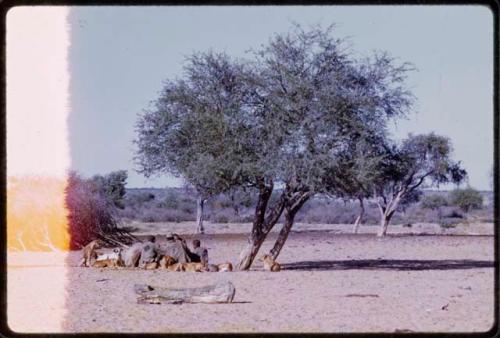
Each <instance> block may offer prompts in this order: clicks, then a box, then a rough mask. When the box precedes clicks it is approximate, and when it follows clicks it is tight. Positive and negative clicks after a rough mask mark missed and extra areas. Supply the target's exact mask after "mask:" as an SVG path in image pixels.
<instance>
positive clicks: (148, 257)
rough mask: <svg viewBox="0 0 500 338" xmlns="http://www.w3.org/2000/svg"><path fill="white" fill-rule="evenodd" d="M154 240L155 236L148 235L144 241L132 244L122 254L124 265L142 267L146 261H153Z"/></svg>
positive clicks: (154, 253)
mask: <svg viewBox="0 0 500 338" xmlns="http://www.w3.org/2000/svg"><path fill="white" fill-rule="evenodd" d="M154 242H155V237H154V236H148V237H146V239H145V240H144V242H137V243H134V244H132V245H131V246H130V247H129V248H128V249H126V250H125V252H124V254H123V259H124V262H125V266H127V267H137V266H140V267H143V266H144V265H145V264H146V263H150V262H152V261H154V259H155V257H156V254H157V252H156V251H157V250H156V248H155V245H154Z"/></svg>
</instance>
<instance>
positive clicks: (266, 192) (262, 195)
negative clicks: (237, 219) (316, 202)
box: [238, 186, 286, 270]
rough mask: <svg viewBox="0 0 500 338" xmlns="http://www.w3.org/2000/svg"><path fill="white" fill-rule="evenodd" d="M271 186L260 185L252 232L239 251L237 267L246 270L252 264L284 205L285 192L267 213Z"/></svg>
mask: <svg viewBox="0 0 500 338" xmlns="http://www.w3.org/2000/svg"><path fill="white" fill-rule="evenodd" d="M272 191H273V187H272V186H270V187H261V189H260V192H259V199H258V201H257V205H256V207H255V216H254V222H253V225H252V233H251V234H250V236H249V238H248V244H247V247H246V248H245V249H244V250H243V251H242V252H241V254H240V257H239V263H238V269H239V270H248V269H250V266H251V265H252V263H253V261H254V259H255V256H257V253H258V252H259V249H260V247H261V246H262V243H264V241H265V239H266V237H267V235H268V234H269V232H270V231H271V229H272V228H273V227H274V225H275V224H276V222H278V219H279V218H280V216H281V213H282V212H283V208H284V205H285V194H286V193H285V192H283V193H282V195H281V198H280V200H279V201H278V202H277V203H276V204H275V205H274V206H273V208H272V209H271V210H270V211H269V212H268V213H267V217H266V210H267V204H268V202H269V198H270V197H271V193H272Z"/></svg>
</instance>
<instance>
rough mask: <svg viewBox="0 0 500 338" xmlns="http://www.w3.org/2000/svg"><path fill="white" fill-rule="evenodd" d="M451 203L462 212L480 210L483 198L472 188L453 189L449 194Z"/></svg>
mask: <svg viewBox="0 0 500 338" xmlns="http://www.w3.org/2000/svg"><path fill="white" fill-rule="evenodd" d="M450 200H451V203H452V204H453V205H455V206H457V207H459V208H460V209H462V210H463V211H464V212H466V213H467V212H469V211H470V210H471V209H481V208H482V207H483V196H481V193H480V192H479V191H477V190H475V189H473V188H470V187H469V188H466V189H455V190H453V191H452V192H451V194H450Z"/></svg>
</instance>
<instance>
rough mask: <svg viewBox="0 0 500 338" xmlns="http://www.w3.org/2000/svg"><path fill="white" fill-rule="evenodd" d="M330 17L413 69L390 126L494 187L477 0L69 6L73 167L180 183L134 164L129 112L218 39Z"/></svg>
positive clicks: (238, 50) (143, 182)
mask: <svg viewBox="0 0 500 338" xmlns="http://www.w3.org/2000/svg"><path fill="white" fill-rule="evenodd" d="M292 22H297V23H300V24H302V25H305V26H307V25H311V24H317V23H320V24H323V25H325V26H327V25H330V24H332V23H335V24H336V30H335V35H336V36H338V37H348V38H349V41H350V44H351V46H352V49H353V51H354V52H355V53H356V54H357V55H359V56H364V55H368V54H369V53H370V52H371V51H373V50H385V51H388V52H389V53H390V54H391V55H392V56H394V57H397V58H398V59H400V60H401V61H408V62H411V63H413V64H414V65H415V66H416V68H417V69H418V71H416V72H414V73H412V74H411V76H410V78H409V81H408V84H409V86H410V88H411V89H412V91H413V93H414V94H415V96H416V97H417V100H418V102H417V104H416V106H415V108H414V112H413V113H412V114H411V115H410V117H409V118H408V119H407V120H402V121H399V122H398V123H397V125H393V126H391V128H392V130H393V133H394V136H395V137H396V138H402V137H405V136H406V135H407V134H408V133H409V132H413V133H427V132H430V131H435V132H436V133H439V134H442V135H446V136H448V137H450V138H451V140H452V142H453V144H454V149H455V151H454V157H455V159H457V160H461V161H462V163H463V165H464V167H465V168H466V169H467V171H468V172H469V176H470V184H471V185H472V186H473V187H475V188H478V189H490V182H489V172H490V170H491V168H492V163H493V17H492V13H491V12H490V11H489V9H488V8H486V7H482V6H259V7H251V6H228V7H226V6H211V7H210V6H200V7H188V6H175V7H174V6H172V7H169V6H164V7H102V6H99V7H71V12H70V18H69V26H70V29H71V47H70V73H71V88H70V90H71V114H70V119H69V126H70V144H71V159H72V168H73V169H76V170H78V171H80V172H81V173H82V174H84V175H87V176H90V175H93V174H95V173H106V172H109V171H113V170H119V169H126V170H128V172H129V180H128V186H129V187H145V186H148V187H150V186H153V187H163V186H167V185H179V184H180V182H181V181H180V180H178V179H176V178H172V177H168V176H162V177H158V178H154V179H146V178H144V177H142V176H141V175H139V174H137V173H136V172H135V171H134V169H135V167H134V163H133V153H134V145H133V144H132V140H133V139H134V137H135V132H134V124H135V121H136V119H137V114H138V113H140V112H141V111H142V110H143V109H144V108H147V107H148V105H149V104H150V102H151V101H152V100H154V99H156V98H157V96H158V93H159V91H160V89H161V87H162V81H163V80H165V79H169V78H173V77H176V76H181V75H182V63H183V60H184V57H185V56H186V55H189V54H190V53H192V52H194V51H205V50H208V49H210V48H211V49H214V50H217V51H225V52H227V53H228V54H230V55H233V56H245V52H246V51H247V50H248V49H249V48H251V47H258V46H259V45H260V44H262V43H265V42H266V41H267V40H268V39H269V37H270V36H271V35H272V34H274V33H280V32H286V31H287V30H288V29H289V28H290V27H291V25H292Z"/></svg>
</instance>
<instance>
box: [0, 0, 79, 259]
mask: <svg viewBox="0 0 500 338" xmlns="http://www.w3.org/2000/svg"><path fill="white" fill-rule="evenodd" d="M68 14H69V8H67V7H55V6H54V7H51V6H18V7H14V8H12V9H10V10H9V12H8V13H7V25H6V33H7V34H6V75H7V76H6V79H7V86H6V89H7V102H6V103H7V114H6V115H7V116H6V117H7V119H6V122H7V249H8V251H9V252H11V251H67V250H68V249H69V234H68V224H67V223H68V221H67V216H68V212H67V210H66V206H65V189H66V185H67V171H68V169H69V167H70V155H69V154H70V151H69V142H68V125H67V121H68V114H69V109H70V100H69V84H70V74H69V61H68V53H69V51H68V50H69V47H70V25H69V23H68Z"/></svg>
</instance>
